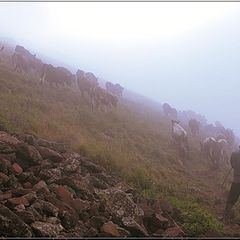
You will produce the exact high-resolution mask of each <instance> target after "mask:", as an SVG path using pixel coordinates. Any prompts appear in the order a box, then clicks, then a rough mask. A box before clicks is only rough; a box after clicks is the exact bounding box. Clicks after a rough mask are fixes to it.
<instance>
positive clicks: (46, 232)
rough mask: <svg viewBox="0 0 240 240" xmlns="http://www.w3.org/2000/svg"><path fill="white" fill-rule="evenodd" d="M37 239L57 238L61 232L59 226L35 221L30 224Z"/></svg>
mask: <svg viewBox="0 0 240 240" xmlns="http://www.w3.org/2000/svg"><path fill="white" fill-rule="evenodd" d="M31 227H32V228H33V230H34V232H35V234H36V236H37V237H57V236H59V233H60V232H61V231H62V230H63V227H62V225H61V224H51V223H44V222H39V221H36V222H34V223H32V224H31Z"/></svg>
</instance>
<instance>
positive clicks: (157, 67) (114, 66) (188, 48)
mask: <svg viewBox="0 0 240 240" xmlns="http://www.w3.org/2000/svg"><path fill="white" fill-rule="evenodd" d="M239 26H240V3H238V2H230V3H227V2H207V3H206V2H192V3H189V2H180V3H178V2H171V3H166V2H157V3H154V2H149V3H146V2H131V3H130V2H128V3H127V2H101V3H97V2H91V3H86V2H75V3H73V2H70V3H61V2H55V3H50V2H38V3H33V2H30V3H16V2H15V3H13V2H10V3H3V2H2V3H0V29H1V35H2V36H0V40H1V37H2V38H9V39H13V40H14V41H15V42H16V43H17V44H20V45H23V46H25V47H26V48H28V49H30V51H31V52H33V53H37V56H48V57H49V58H52V59H56V60H58V61H60V62H62V63H64V64H65V65H66V66H70V67H71V69H72V71H75V70H77V69H78V68H80V69H83V70H86V71H92V72H93V73H94V74H95V75H96V76H98V77H100V78H102V79H104V80H106V81H112V82H114V83H116V82H118V83H120V84H121V85H123V86H124V87H125V88H127V89H130V90H133V91H135V92H139V93H140V94H142V95H145V96H147V97H150V98H152V99H154V100H157V101H159V102H161V103H163V102H168V103H170V104H171V105H172V106H173V107H176V108H177V109H178V110H193V111H195V112H197V113H200V114H202V115H204V116H206V118H207V119H208V120H209V121H210V122H215V121H216V120H219V121H220V122H221V123H222V124H224V126H225V127H229V128H231V129H234V132H235V133H236V134H237V135H239V133H240V112H239V111H240V110H239V107H238V104H239V102H240V96H239V89H240V88H239V87H240V82H239V78H240V68H239V63H240V31H239Z"/></svg>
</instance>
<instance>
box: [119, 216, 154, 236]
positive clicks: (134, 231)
mask: <svg viewBox="0 0 240 240" xmlns="http://www.w3.org/2000/svg"><path fill="white" fill-rule="evenodd" d="M122 222H123V224H124V226H126V227H127V229H128V230H129V231H130V233H131V236H134V237H148V236H149V234H148V232H147V230H146V229H144V228H143V227H142V226H141V225H140V224H138V223H137V222H136V221H135V220H134V219H133V218H131V217H123V218H122Z"/></svg>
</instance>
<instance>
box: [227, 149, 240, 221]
mask: <svg viewBox="0 0 240 240" xmlns="http://www.w3.org/2000/svg"><path fill="white" fill-rule="evenodd" d="M230 162H231V166H232V168H233V171H234V173H233V181H232V185H231V188H230V192H229V194H228V198H227V202H226V207H225V211H224V217H223V219H224V221H226V222H228V221H229V220H230V216H231V210H232V207H233V205H234V204H235V203H236V202H237V200H238V198H239V196H240V146H239V149H238V151H235V152H233V153H232V155H231V159H230Z"/></svg>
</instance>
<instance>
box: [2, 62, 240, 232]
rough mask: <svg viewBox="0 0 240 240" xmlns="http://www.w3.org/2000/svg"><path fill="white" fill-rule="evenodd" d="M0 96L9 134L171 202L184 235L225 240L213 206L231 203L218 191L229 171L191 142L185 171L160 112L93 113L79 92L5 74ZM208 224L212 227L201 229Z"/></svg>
mask: <svg viewBox="0 0 240 240" xmlns="http://www.w3.org/2000/svg"><path fill="white" fill-rule="evenodd" d="M0 93H1V94H0V102H1V104H0V121H1V125H2V126H3V127H4V128H7V129H8V130H10V131H12V132H18V133H23V132H28V133H31V134H35V135H37V136H40V137H42V138H45V139H48V140H50V141H56V142H63V143H64V144H66V145H67V146H69V148H70V149H71V150H74V151H76V152H78V153H80V154H81V155H85V156H87V157H89V158H90V159H92V160H93V161H95V162H96V163H97V164H100V165H102V166H103V167H105V168H106V169H107V171H110V172H114V173H116V174H117V175H118V176H119V177H121V178H123V179H125V180H126V181H127V182H128V183H130V184H133V186H135V187H136V188H137V189H138V190H139V191H140V192H141V194H142V195H143V196H145V197H148V198H157V197H158V196H166V197H167V198H168V199H169V200H170V201H172V203H173V204H175V205H176V206H177V207H178V208H179V209H181V210H182V213H183V216H182V217H180V218H179V219H178V220H177V221H178V223H179V224H181V225H182V226H183V228H184V230H185V231H186V233H187V234H190V235H192V236H200V235H208V234H210V232H211V234H215V235H217V236H220V235H222V234H224V232H223V233H222V230H221V225H220V224H219V223H218V221H217V220H216V217H217V216H218V215H217V213H218V211H219V209H213V208H212V206H213V204H214V202H215V201H216V200H219V199H220V200H221V202H222V204H223V203H224V200H225V199H224V198H225V197H226V196H222V195H220V192H221V191H219V192H218V191H217V190H216V189H217V187H219V184H221V182H222V181H223V178H224V174H225V172H226V169H227V167H228V166H223V167H222V168H221V170H220V171H218V172H213V171H209V169H210V168H211V166H210V163H208V161H207V160H206V159H204V157H203V156H201V155H200V153H199V140H198V139H197V138H194V137H192V136H190V147H191V153H190V154H191V157H190V160H189V161H188V162H186V163H185V165H184V166H183V165H182V162H181V160H180V159H179V156H178V153H177V151H176V149H175V148H174V147H173V145H172V143H171V138H170V136H171V128H170V127H171V125H170V121H169V119H167V118H165V117H164V116H163V115H162V113H161V111H160V110H157V109H156V110H154V109H152V108H149V107H148V106H144V105H143V104H141V103H139V104H138V103H136V102H132V101H130V100H127V99H124V98H122V99H119V103H118V107H117V109H109V110H108V111H107V112H101V111H98V110H96V109H93V110H92V109H91V106H90V99H88V98H83V97H81V95H80V94H79V92H74V91H72V90H71V89H67V88H54V87H50V86H48V85H41V84H40V83H39V82H36V81H34V80H32V81H26V80H25V79H24V77H22V76H20V75H18V74H15V73H13V72H12V71H11V70H8V69H5V68H3V67H2V68H1V69H0ZM206 174H209V175H206ZM209 180H210V181H209ZM226 185H227V184H226ZM224 191H226V189H225V188H224V189H223V192H224ZM221 193H222V192H221ZM221 207H222V208H223V207H224V205H221ZM190 208H192V209H193V210H192V212H191V213H192V215H191V216H189V214H187V212H188V211H189V209H190ZM184 213H186V214H185V215H184ZM209 214H210V215H209ZM211 214H213V216H212V215H211ZM189 221H190V222H189ZM206 221H207V222H209V224H207V225H204V226H203V222H206ZM225 234H229V232H227V230H226V232H225ZM233 234H236V231H235V230H234V233H233ZM237 234H238V232H237ZM239 235H240V233H239Z"/></svg>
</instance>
